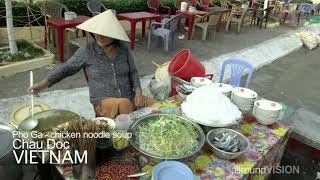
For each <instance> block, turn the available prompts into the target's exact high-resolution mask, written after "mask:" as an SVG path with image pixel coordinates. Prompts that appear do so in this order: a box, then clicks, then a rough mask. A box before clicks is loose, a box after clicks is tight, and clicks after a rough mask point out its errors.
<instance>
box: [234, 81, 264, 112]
mask: <svg viewBox="0 0 320 180" xmlns="http://www.w3.org/2000/svg"><path fill="white" fill-rule="evenodd" d="M257 97H258V94H257V93H256V92H254V91H252V90H250V89H247V88H243V87H237V88H234V89H233V90H232V94H231V101H232V102H233V103H234V104H235V105H237V106H238V107H239V109H240V110H241V111H242V112H244V113H249V112H251V111H252V109H253V104H254V102H255V100H256V98H257Z"/></svg>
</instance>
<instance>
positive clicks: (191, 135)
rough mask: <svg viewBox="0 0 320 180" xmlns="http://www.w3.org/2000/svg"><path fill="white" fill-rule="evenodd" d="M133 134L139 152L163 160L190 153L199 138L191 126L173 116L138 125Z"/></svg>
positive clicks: (160, 117)
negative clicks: (162, 158) (142, 151)
mask: <svg viewBox="0 0 320 180" xmlns="http://www.w3.org/2000/svg"><path fill="white" fill-rule="evenodd" d="M134 134H135V135H136V140H137V142H136V143H137V145H138V146H139V148H140V149H141V150H144V151H146V152H148V153H150V154H153V155H156V156H161V157H164V158H174V157H179V156H183V155H186V154H189V153H192V151H193V150H194V149H195V148H196V147H197V145H198V138H199V135H198V132H197V130H196V128H195V127H194V126H193V124H191V123H189V122H187V121H185V120H183V119H180V118H179V117H176V116H174V115H172V116H168V115H166V116H159V117H154V119H150V120H146V121H144V122H142V123H141V124H139V125H138V127H137V128H136V129H135V133H134Z"/></svg>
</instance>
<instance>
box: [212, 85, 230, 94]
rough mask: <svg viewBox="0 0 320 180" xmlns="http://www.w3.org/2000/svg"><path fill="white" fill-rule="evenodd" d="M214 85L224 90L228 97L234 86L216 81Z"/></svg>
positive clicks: (223, 92)
mask: <svg viewBox="0 0 320 180" xmlns="http://www.w3.org/2000/svg"><path fill="white" fill-rule="evenodd" d="M213 85H214V86H215V87H217V88H218V90H219V91H220V92H222V94H224V95H225V96H227V97H230V96H231V92H232V89H233V87H232V86H231V85H229V84H223V83H214V84H213Z"/></svg>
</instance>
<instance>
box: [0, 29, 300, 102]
mask: <svg viewBox="0 0 320 180" xmlns="http://www.w3.org/2000/svg"><path fill="white" fill-rule="evenodd" d="M181 29H182V28H181ZM294 30H296V27H292V26H287V25H282V26H280V27H276V28H271V29H259V28H258V27H250V26H248V25H245V26H244V27H243V28H242V31H241V33H240V34H236V33H235V32H234V31H235V27H233V26H232V29H231V31H229V32H225V30H224V27H222V28H221V30H220V32H218V33H216V35H215V38H213V34H214V32H213V31H214V30H211V31H209V33H208V37H207V39H208V40H206V41H201V30H197V31H196V32H195V35H194V36H195V37H194V40H191V41H188V40H186V39H179V38H177V39H176V41H175V42H176V45H175V48H174V49H173V50H171V51H169V52H168V53H166V52H164V51H163V48H162V46H160V47H158V46H157V43H156V41H153V42H152V48H151V49H150V51H149V52H148V51H147V48H146V47H147V39H146V38H145V39H142V38H141V33H140V32H138V33H137V42H136V47H135V49H134V50H133V51H132V55H133V57H134V59H135V63H136V66H137V68H138V70H139V74H140V76H145V75H150V74H152V73H153V72H154V71H155V66H154V65H153V64H152V61H154V62H156V63H159V64H161V63H164V62H167V61H170V60H171V58H172V57H173V56H174V55H175V54H176V53H177V52H178V51H180V50H181V49H183V48H187V49H190V50H191V52H192V54H193V56H194V57H196V58H197V59H199V60H200V61H205V60H208V59H210V58H212V57H217V56H219V55H222V54H226V53H230V52H234V51H238V50H241V49H244V48H247V47H251V46H253V45H256V44H259V43H262V42H263V41H266V40H269V39H272V38H274V37H277V36H280V35H283V34H285V33H288V32H291V31H294ZM185 35H186V32H185V31H184V30H180V31H179V33H178V34H177V36H176V37H180V36H185ZM185 38H186V36H185ZM154 40H156V39H155V38H154ZM65 49H66V50H67V49H68V48H67V46H66V47H65ZM69 49H70V50H69V52H66V55H65V59H68V58H69V57H70V56H71V55H72V53H73V52H74V51H75V50H76V47H74V46H71V48H69ZM50 50H51V51H52V52H53V53H55V54H56V49H54V48H52V47H51V48H50ZM54 67H55V65H53V66H50V67H46V68H41V69H37V70H34V79H35V81H38V80H41V79H42V78H44V77H46V75H47V74H48V72H50V71H51V69H52V68H54ZM28 76H29V73H28V72H25V73H19V74H16V75H14V76H11V77H3V78H1V77H0V87H1V88H0V99H2V98H9V97H17V96H21V95H25V94H26V91H25V87H27V85H28V79H29V77H28ZM84 86H86V82H85V81H84V75H83V73H82V72H81V73H78V74H76V75H74V76H72V77H69V78H67V79H66V80H64V81H62V82H61V83H59V84H57V85H55V86H53V87H52V88H50V91H51V90H58V89H59V90H60V89H72V88H77V87H84Z"/></svg>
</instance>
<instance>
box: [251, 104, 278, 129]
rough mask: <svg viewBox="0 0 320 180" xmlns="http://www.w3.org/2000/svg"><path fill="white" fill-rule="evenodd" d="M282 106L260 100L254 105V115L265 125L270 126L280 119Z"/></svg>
mask: <svg viewBox="0 0 320 180" xmlns="http://www.w3.org/2000/svg"><path fill="white" fill-rule="evenodd" d="M281 110H282V105H281V104H279V103H277V102H274V101H269V100H259V101H256V102H255V103H254V108H253V115H254V116H255V118H256V119H257V121H259V122H260V123H261V124H263V125H270V124H273V123H275V122H277V121H278V120H279V118H280V114H281Z"/></svg>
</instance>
